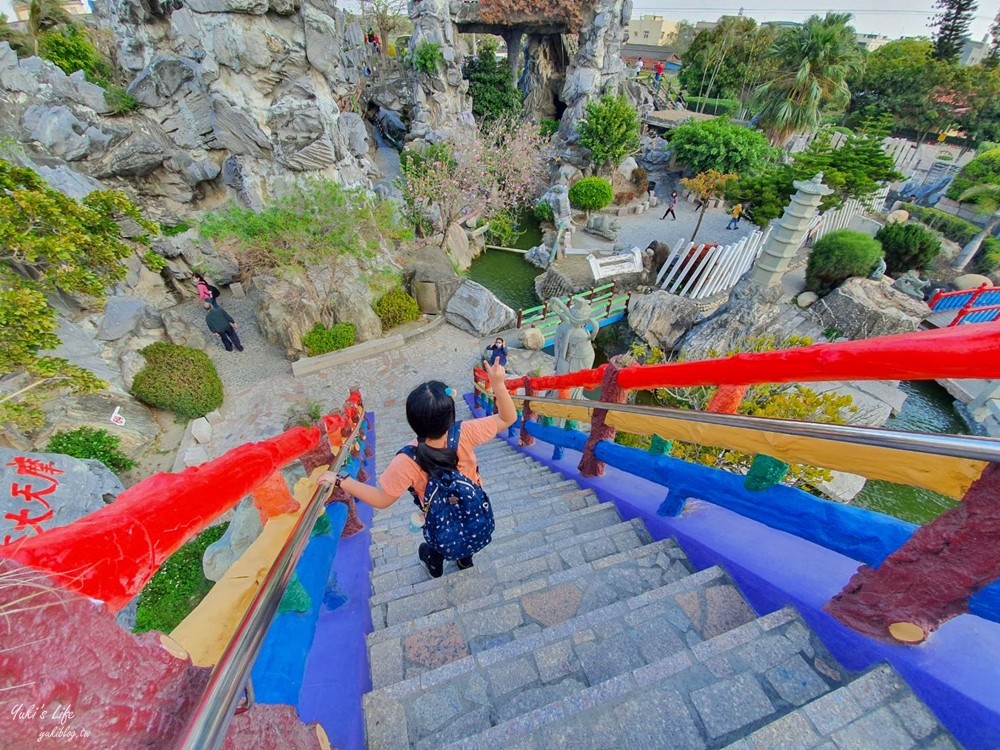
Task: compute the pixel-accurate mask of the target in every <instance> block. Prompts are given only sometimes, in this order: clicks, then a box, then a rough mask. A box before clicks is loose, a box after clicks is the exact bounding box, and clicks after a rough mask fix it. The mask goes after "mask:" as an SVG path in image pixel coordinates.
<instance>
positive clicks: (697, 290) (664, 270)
mask: <svg viewBox="0 0 1000 750" xmlns="http://www.w3.org/2000/svg"><path fill="white" fill-rule="evenodd" d="M770 234H771V227H768V228H767V231H766V232H761V231H760V230H759V229H757V230H754V231H753V232H752V233H751V234H748V235H747V236H746V237H744V238H743V239H741V240H739V241H738V242H735V243H733V244H732V245H705V244H702V245H695V244H694V243H693V242H688V241H687V240H685V239H680V240H678V241H677V244H676V245H674V249H673V250H672V251H671V253H670V255H669V256H667V259H666V261H664V263H663V266H661V268H660V272H659V273H658V274H657V276H656V285H657V286H658V287H659V288H660V289H663V290H665V291H667V292H670V293H671V294H679V295H680V296H682V297H690V298H691V299H704V298H705V297H711V296H712V295H713V294H718V293H719V292H728V291H729V290H730V289H732V288H733V286H735V285H736V282H737V281H739V279H740V277H741V276H742V275H743V274H745V273H746V272H747V271H749V270H750V267H751V266H753V264H754V261H756V260H757V256H758V255H760V251H761V249H762V248H763V247H764V243H765V242H766V241H767V238H768V237H769V236H770Z"/></svg>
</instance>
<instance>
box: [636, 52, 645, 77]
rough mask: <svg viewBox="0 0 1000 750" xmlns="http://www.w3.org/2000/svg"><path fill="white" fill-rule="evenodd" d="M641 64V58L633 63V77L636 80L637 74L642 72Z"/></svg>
mask: <svg viewBox="0 0 1000 750" xmlns="http://www.w3.org/2000/svg"><path fill="white" fill-rule="evenodd" d="M643 64H644V63H643V62H642V58H641V57H640V58H639V59H638V60H636V61H635V77H636V78H638V77H639V74H640V73H641V72H642V66H643Z"/></svg>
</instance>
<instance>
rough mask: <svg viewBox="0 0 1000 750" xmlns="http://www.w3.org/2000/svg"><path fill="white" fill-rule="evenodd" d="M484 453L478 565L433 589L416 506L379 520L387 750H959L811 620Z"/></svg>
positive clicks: (390, 439)
mask: <svg viewBox="0 0 1000 750" xmlns="http://www.w3.org/2000/svg"><path fill="white" fill-rule="evenodd" d="M403 426H405V425H383V424H380V425H379V449H378V465H379V466H380V467H382V466H385V465H386V462H387V461H388V460H390V459H391V457H392V455H393V453H394V452H395V450H396V449H398V447H399V446H400V445H402V444H403V442H405V440H407V439H409V437H410V436H408V435H407V434H406V433H405V432H404V431H403V430H402V427H403ZM477 455H478V456H479V460H480V468H481V471H482V475H483V480H484V484H485V486H486V488H487V491H488V492H489V493H490V496H491V498H492V500H493V503H494V512H495V515H496V521H497V528H496V532H495V534H494V541H493V542H492V544H490V545H489V546H488V547H487V548H486V549H485V550H483V552H481V553H480V554H478V555H476V556H475V563H476V564H475V567H474V568H472V569H470V570H466V571H458V570H457V569H456V568H455V567H454V563H446V567H445V575H444V576H443V577H442V578H439V579H431V578H430V576H429V575H428V574H427V572H426V571H425V569H424V568H423V566H421V565H420V563H419V562H418V560H417V557H416V549H417V546H418V545H419V543H420V541H421V540H422V537H421V535H420V534H419V533H416V532H413V531H411V529H410V524H409V516H410V513H411V512H412V511H413V510H414V509H415V508H414V506H413V505H412V503H410V502H409V501H408V500H407V498H405V497H404V498H403V499H402V500H400V502H398V503H396V505H395V506H393V507H392V508H390V509H388V510H387V511H384V512H381V513H379V514H378V515H377V516H376V519H375V522H374V524H373V528H372V561H373V570H372V572H371V581H372V592H373V593H372V598H371V612H372V622H373V626H374V631H373V632H372V633H371V634H370V635H369V636H368V648H369V656H370V662H371V669H372V692H371V693H369V694H368V695H366V696H365V700H364V709H365V722H366V727H367V736H368V747H369V748H370V749H371V750H390V749H391V750H395V749H396V748H399V749H402V748H417V749H418V750H424V749H426V750H431V749H437V748H448V749H449V750H453V749H454V750H458V749H459V748H461V749H462V750H473V749H474V748H475V749H476V750H479V749H486V748H489V749H490V750H494V749H495V748H517V749H518V750H527V749H529V748H537V750H549V749H550V748H572V749H573V750H586V749H587V748H594V749H595V750H596V749H598V748H609V749H610V748H614V749H615V750H618V749H620V748H663V749H664V750H674V749H679V748H734V749H736V748H739V749H741V750H742V749H746V750H750V749H751V748H777V747H782V748H812V747H817V748H819V747H822V748H824V749H827V748H842V749H843V750H848V749H850V750H860V749H861V748H886V749H887V750H901V749H904V748H935V749H936V750H944V749H945V748H954V747H957V746H958V745H957V744H956V743H955V742H954V740H953V739H952V738H951V735H950V734H948V732H947V731H946V730H945V729H943V728H942V727H941V726H940V725H939V724H938V722H937V720H936V719H935V718H934V716H933V715H932V714H930V712H929V711H928V710H927V709H926V708H925V707H924V706H923V704H922V703H921V702H920V701H919V700H918V699H917V698H916V697H915V696H914V695H913V694H912V693H911V692H910V690H909V688H907V687H906V685H905V684H904V683H903V682H902V680H901V679H900V678H899V677H898V676H897V675H896V674H895V672H894V671H893V670H892V668H891V667H889V666H878V667H876V668H874V669H872V670H871V671H869V672H867V673H866V674H863V675H860V676H857V675H851V674H848V673H847V672H846V671H845V670H844V669H843V668H842V667H841V666H840V665H839V664H838V663H837V662H836V660H835V659H834V658H833V657H832V656H831V655H830V654H829V652H828V651H827V650H826V648H825V647H824V646H823V644H822V643H821V642H820V641H819V640H818V638H817V637H816V636H815V635H813V634H812V633H811V632H810V630H809V628H808V627H807V626H806V625H805V624H804V623H803V621H802V619H801V618H800V616H799V615H798V613H797V612H796V611H795V610H793V609H791V608H786V609H783V610H780V611H778V612H774V613H772V614H769V615H766V616H764V617H757V616H756V615H755V614H754V612H753V611H752V609H751V608H750V607H749V606H748V605H747V603H746V602H745V601H744V599H743V597H742V595H741V594H740V592H739V591H738V590H737V588H736V587H735V585H734V584H733V582H732V581H731V580H730V579H729V577H728V575H727V574H726V572H725V571H723V570H722V569H720V568H718V567H712V568H708V569H706V570H702V571H699V572H694V570H693V567H692V565H691V564H690V563H689V562H688V560H687V558H686V556H685V555H684V553H683V551H682V550H681V549H680V548H679V547H678V546H677V544H676V543H675V542H673V541H672V540H665V541H660V542H654V541H653V540H652V539H651V537H650V536H649V534H648V532H647V531H646V529H645V527H644V525H643V524H642V522H641V521H639V520H638V519H635V520H632V521H623V520H622V519H621V517H620V516H619V514H618V512H617V511H616V509H615V508H614V507H613V506H611V505H609V504H603V503H600V502H599V501H598V499H597V498H596V496H595V495H594V494H593V493H592V492H590V491H587V490H582V489H581V488H580V487H579V486H578V485H577V484H576V483H575V482H572V481H564V480H562V479H561V478H560V477H559V476H557V475H555V474H553V473H552V472H550V471H549V470H548V469H546V468H545V467H544V466H542V465H541V464H538V463H536V462H534V461H533V460H531V459H530V458H527V457H525V456H524V455H523V454H521V453H519V452H517V451H515V450H514V449H512V448H511V447H509V446H508V445H506V444H505V443H502V442H501V441H494V442H492V443H490V444H488V445H485V446H482V447H481V448H480V449H479V450H478V451H477Z"/></svg>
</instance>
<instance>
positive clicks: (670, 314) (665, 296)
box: [628, 290, 701, 352]
mask: <svg viewBox="0 0 1000 750" xmlns="http://www.w3.org/2000/svg"><path fill="white" fill-rule="evenodd" d="M700 315H701V313H700V311H699V309H698V304H697V303H696V302H694V301H693V300H690V299H688V298H686V297H680V296H678V295H676V294H669V293H667V292H664V291H662V290H657V291H654V292H652V293H650V294H642V295H636V296H634V297H633V298H632V302H631V304H630V305H629V311H628V324H629V327H630V328H631V329H632V330H633V331H634V332H635V334H636V335H637V336H639V337H640V338H641V339H643V340H644V341H645V342H646V343H647V344H649V345H650V346H655V347H659V348H660V349H662V350H663V351H665V352H669V351H672V350H673V349H674V347H675V346H676V345H677V342H678V341H680V339H681V337H683V336H684V334H685V333H687V331H688V329H690V328H691V326H693V325H694V324H695V322H697V320H698V318H699V317H700Z"/></svg>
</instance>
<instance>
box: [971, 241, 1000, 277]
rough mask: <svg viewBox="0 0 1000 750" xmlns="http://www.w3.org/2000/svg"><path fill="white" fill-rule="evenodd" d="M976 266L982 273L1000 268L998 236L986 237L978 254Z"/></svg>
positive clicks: (999, 242)
mask: <svg viewBox="0 0 1000 750" xmlns="http://www.w3.org/2000/svg"><path fill="white" fill-rule="evenodd" d="M976 268H978V269H979V272H980V273H992V272H993V271H996V270H997V269H1000V240H998V239H997V238H996V237H986V238H984V239H983V245H982V247H981V248H979V254H978V255H977V256H976Z"/></svg>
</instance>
